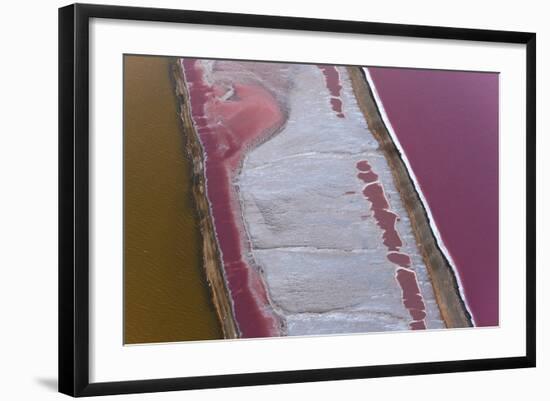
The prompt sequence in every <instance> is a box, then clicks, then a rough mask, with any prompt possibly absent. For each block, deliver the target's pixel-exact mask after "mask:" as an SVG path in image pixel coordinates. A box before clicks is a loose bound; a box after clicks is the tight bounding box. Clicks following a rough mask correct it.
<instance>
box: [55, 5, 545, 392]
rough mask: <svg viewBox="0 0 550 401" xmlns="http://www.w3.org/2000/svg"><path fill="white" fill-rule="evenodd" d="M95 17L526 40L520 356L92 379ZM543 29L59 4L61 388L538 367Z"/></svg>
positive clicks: (147, 388)
mask: <svg viewBox="0 0 550 401" xmlns="http://www.w3.org/2000/svg"><path fill="white" fill-rule="evenodd" d="M91 18H107V19H119V20H140V21H161V22H179V23H191V24H205V25H218V26H239V27H251V28H276V29H285V30H305V31H323V32H337V33H354V34H369V35H385V36H401V37H414V38H439V39H451V40H468V41H485V42H500V43H518V44H524V45H526V60H525V62H526V68H527V70H526V71H527V74H526V76H527V78H526V79H527V81H526V88H527V90H526V94H525V95H526V105H527V109H526V120H527V126H526V132H527V136H526V139H525V140H526V146H527V181H526V182H527V193H526V202H527V214H526V233H527V244H526V250H527V260H526V266H527V277H526V283H527V285H526V300H527V303H526V304H527V305H526V306H527V310H526V316H527V324H526V327H525V330H526V339H527V342H526V354H525V355H524V356H521V357H508V358H495V359H475V360H456V361H445V362H428V363H408V364H399V365H382V366H356V367H347V368H331V369H314V370H298V371H284V372H263V373H251V374H230V375H219V376H202V377H181V378H166V379H154V380H135V381H122V382H103V383H90V381H89V334H88V329H89V324H90V323H89V312H88V310H89V289H88V285H89V266H88V257H89V232H88V229H89V221H88V219H89V195H90V188H89V178H88V177H89V175H88V173H89V142H88V139H89V137H88V135H89V133H88V126H89V116H88V111H89V104H88V96H89V75H88V73H89V71H88V61H89V21H90V19H91ZM535 65H536V35H535V33H526V32H509V31H494V30H479V29H462V28H447V27H435V26H417V25H401V24H386V23H372V22H358V21H337V20H322V19H310V18H294V17H279V16H266V15H245V14H232V13H219V12H202V11H184V10H171V9H155V8H137V7H120V6H105V5H86V4H74V5H69V6H66V7H63V8H60V9H59V391H60V392H62V393H65V394H68V395H71V396H95V395H107V394H124V393H141V392H158V391H172V390H188V389H202V388H218V387H235V386H252V385H263V384H279V383H293V382H314V381H323V380H343V379H359V378H373V377H383V376H400V375H421V374H433V373H449V372H464V371H481V370H493V369H513V368H527V367H534V366H535V361H536V358H535V354H536V337H535V331H536V330H535V328H536V318H535V307H536V306H535V298H536V294H535V274H536V272H535V267H536V260H535V243H536V238H535V235H536V233H535V231H536V228H535V225H536V216H535V213H536V212H535V210H536V204H535V185H536V184H535V173H536V172H535V165H536V160H535V142H536V140H535V121H536V114H535V113H536V104H535V102H536V67H535Z"/></svg>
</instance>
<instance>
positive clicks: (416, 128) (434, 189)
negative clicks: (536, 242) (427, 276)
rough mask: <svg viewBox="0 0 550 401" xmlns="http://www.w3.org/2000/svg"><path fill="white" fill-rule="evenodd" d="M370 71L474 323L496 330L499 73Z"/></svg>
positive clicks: (371, 69)
mask: <svg viewBox="0 0 550 401" xmlns="http://www.w3.org/2000/svg"><path fill="white" fill-rule="evenodd" d="M369 71H370V74H371V76H372V78H373V80H374V83H375V86H376V89H377V90H378V93H379V95H380V98H381V100H382V103H383V105H384V108H385V110H386V113H387V115H388V117H389V119H390V122H391V124H392V126H393V128H394V131H395V133H396V135H397V137H398V139H399V142H400V143H401V145H402V147H403V149H404V151H405V153H406V155H407V158H408V159H409V161H410V164H411V167H412V169H413V170H414V174H415V175H416V177H417V179H418V182H419V185H420V187H421V189H422V192H423V193H424V195H425V197H426V200H427V202H428V204H429V207H430V210H431V212H432V215H433V217H434V219H435V220H436V224H437V227H438V229H439V231H440V234H441V237H442V239H443V241H444V243H445V246H446V247H447V249H448V250H449V252H450V254H451V256H452V258H453V260H454V262H455V264H456V268H457V269H458V272H459V274H460V278H461V282H462V285H463V288H464V292H465V295H466V298H467V302H468V305H469V307H470V309H471V311H472V313H473V315H474V318H475V322H476V325H477V326H496V325H498V323H499V310H498V297H499V292H498V280H499V273H498V266H499V260H498V230H499V224H498V207H499V198H498V173H499V172H498V129H499V126H498V119H499V114H498V113H499V111H498V104H499V103H498V100H499V83H498V81H499V77H498V74H497V73H477V72H457V71H435V70H417V69H399V68H369Z"/></svg>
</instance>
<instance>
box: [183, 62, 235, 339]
mask: <svg viewBox="0 0 550 401" xmlns="http://www.w3.org/2000/svg"><path fill="white" fill-rule="evenodd" d="M173 76H174V81H175V84H176V96H177V97H178V99H179V102H178V103H179V104H178V107H179V117H180V120H181V123H182V127H183V131H184V136H185V140H186V144H187V147H186V148H187V152H188V154H189V156H190V157H191V158H192V162H193V163H192V165H193V180H194V182H195V183H194V185H193V198H194V201H195V205H196V207H197V211H198V214H199V221H200V231H201V236H202V254H203V263H204V271H205V273H206V279H207V281H208V284H209V287H210V290H211V292H212V301H213V303H214V308H215V309H216V313H217V315H218V319H219V321H220V324H221V326H222V330H223V333H224V337H225V338H226V339H235V338H239V330H238V326H237V324H236V321H235V316H234V313H233V305H232V302H231V296H230V294H229V290H228V288H227V285H226V279H225V277H224V273H223V267H222V262H221V255H220V253H219V251H218V245H217V241H216V237H215V231H214V226H213V221H212V217H211V216H210V210H209V209H210V207H209V205H208V199H207V198H206V182H205V180H206V177H205V173H204V156H203V152H202V146H201V144H200V142H199V139H198V136H197V134H196V133H195V127H194V125H193V121H192V118H191V110H190V107H189V104H190V103H189V99H188V94H187V90H186V87H185V81H184V78H183V71H182V70H181V66H180V64H179V63H178V62H177V61H174V66H173Z"/></svg>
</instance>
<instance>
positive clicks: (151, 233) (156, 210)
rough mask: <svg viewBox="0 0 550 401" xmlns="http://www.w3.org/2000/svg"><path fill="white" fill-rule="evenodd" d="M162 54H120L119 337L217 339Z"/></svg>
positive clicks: (185, 162) (186, 166) (142, 340)
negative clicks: (121, 332)
mask: <svg viewBox="0 0 550 401" xmlns="http://www.w3.org/2000/svg"><path fill="white" fill-rule="evenodd" d="M171 62H173V60H172V59H170V58H168V57H149V56H125V59H124V102H125V103H124V163H125V165H124V179H125V183H124V196H125V199H124V208H125V209H124V218H125V225H124V228H125V231H124V240H125V243H124V258H125V260H124V262H125V263H124V291H125V292H124V343H125V344H136V343H151V342H168V341H186V340H208V339H221V338H223V334H222V331H221V328H220V326H219V323H218V320H217V317H216V313H215V311H214V307H213V305H212V302H211V298H210V293H209V289H208V285H207V283H206V280H205V277H204V273H203V271H202V255H201V252H200V246H201V242H200V231H199V228H198V221H197V216H196V214H195V209H194V204H193V197H192V194H191V162H190V160H189V159H188V158H187V157H186V154H185V152H184V148H183V146H184V145H183V144H184V138H183V134H182V131H181V127H180V125H179V120H178V115H177V105H176V98H175V95H174V90H173V85H172V81H171V76H170V65H171Z"/></svg>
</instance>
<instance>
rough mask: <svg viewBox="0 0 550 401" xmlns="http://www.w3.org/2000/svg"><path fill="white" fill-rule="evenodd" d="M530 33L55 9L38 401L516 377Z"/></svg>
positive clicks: (525, 228)
mask: <svg viewBox="0 0 550 401" xmlns="http://www.w3.org/2000/svg"><path fill="white" fill-rule="evenodd" d="M535 82H536V77H535V34H534V33H524V32H508V31H488V30H474V29H463V28H445V27H432V26H413V25H397V24H390V23H388V24H386V23H369V22H357V21H336V20H319V19H304V18H293V17H275V16H264V15H243V14H231V13H213V12H201V11H183V10H167V9H151V8H135V7H115V6H99V5H83V4H78V5H70V6H67V7H64V8H61V9H60V10H59V113H60V118H59V149H60V155H59V177H60V179H59V216H60V217H59V232H60V238H59V389H60V391H61V392H63V393H66V394H69V395H73V396H91V395H103V394H120V393H134V392H151V391H168V390H184V389H198V388H212V387H226V386H246V385H258V384H275V383H290V382H305V381H320V380H340V379H353V378H370V377H380V376H396V375H417V374H427V373H439V372H459V371H473V370H488V369H510V368H522V367H531V366H535Z"/></svg>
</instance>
